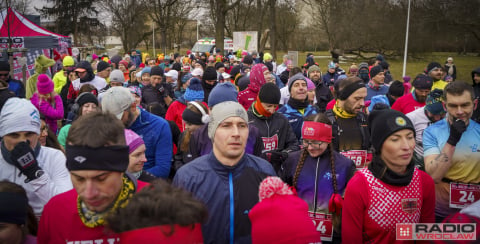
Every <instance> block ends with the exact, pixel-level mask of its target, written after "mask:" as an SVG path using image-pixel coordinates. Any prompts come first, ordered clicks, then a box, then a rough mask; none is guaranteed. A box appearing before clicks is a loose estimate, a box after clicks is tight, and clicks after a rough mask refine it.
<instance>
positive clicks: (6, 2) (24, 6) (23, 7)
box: [0, 0, 33, 15]
mask: <svg viewBox="0 0 480 244" xmlns="http://www.w3.org/2000/svg"><path fill="white" fill-rule="evenodd" d="M7 7H12V8H13V9H15V10H17V11H18V12H19V13H21V14H22V15H29V14H33V8H32V6H31V4H30V1H28V0H16V1H11V0H3V1H2V2H1V4H0V9H4V8H7Z"/></svg>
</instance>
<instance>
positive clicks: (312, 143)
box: [302, 140, 324, 149]
mask: <svg viewBox="0 0 480 244" xmlns="http://www.w3.org/2000/svg"><path fill="white" fill-rule="evenodd" d="M323 143H324V142H323V141H321V142H310V141H305V140H302V145H303V147H305V148H308V147H309V146H312V148H314V149H319V148H320V147H321V146H322V144H323Z"/></svg>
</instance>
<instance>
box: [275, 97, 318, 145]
mask: <svg viewBox="0 0 480 244" xmlns="http://www.w3.org/2000/svg"><path fill="white" fill-rule="evenodd" d="M277 113H281V114H283V115H284V116H285V117H287V119H288V122H289V123H290V126H292V129H293V132H294V133H295V136H297V140H300V139H302V126H303V118H305V117H307V116H309V115H311V114H317V110H315V108H314V107H313V106H312V105H308V107H306V108H305V111H304V112H303V114H302V113H300V112H299V111H298V110H297V109H294V108H292V107H291V106H290V105H288V104H285V105H284V106H283V107H281V108H280V109H279V110H278V111H277Z"/></svg>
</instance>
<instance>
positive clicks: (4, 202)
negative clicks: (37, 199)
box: [0, 192, 28, 225]
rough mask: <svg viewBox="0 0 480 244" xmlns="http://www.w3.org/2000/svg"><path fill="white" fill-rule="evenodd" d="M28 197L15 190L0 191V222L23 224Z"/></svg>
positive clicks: (25, 217)
mask: <svg viewBox="0 0 480 244" xmlns="http://www.w3.org/2000/svg"><path fill="white" fill-rule="evenodd" d="M27 206H28V199H27V197H26V196H25V195H23V194H21V193H17V192H0V222H2V223H11V224H19V225H23V224H25V220H26V219H27Z"/></svg>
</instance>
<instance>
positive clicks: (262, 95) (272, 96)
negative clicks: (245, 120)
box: [258, 82, 281, 104]
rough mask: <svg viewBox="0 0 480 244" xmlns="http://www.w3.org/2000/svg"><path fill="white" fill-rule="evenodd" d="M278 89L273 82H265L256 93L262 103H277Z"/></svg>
mask: <svg viewBox="0 0 480 244" xmlns="http://www.w3.org/2000/svg"><path fill="white" fill-rule="evenodd" d="M280 97H281V95H280V89H279V88H278V86H277V85H275V84H274V83H270V82H269V83H265V84H264V85H263V86H262V87H261V88H260V92H259V93H258V98H259V99H260V102H262V103H270V104H279V103H280Z"/></svg>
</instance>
